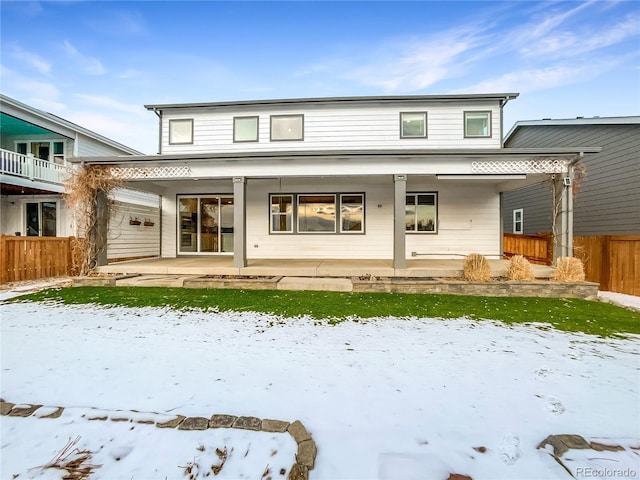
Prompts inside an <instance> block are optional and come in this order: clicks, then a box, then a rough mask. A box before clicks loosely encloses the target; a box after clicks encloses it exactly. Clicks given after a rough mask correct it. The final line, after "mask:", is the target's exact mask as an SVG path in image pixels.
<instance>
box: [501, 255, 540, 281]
mask: <svg viewBox="0 0 640 480" xmlns="http://www.w3.org/2000/svg"><path fill="white" fill-rule="evenodd" d="M507 278H508V279H509V280H533V279H534V278H535V277H534V275H533V269H532V268H531V263H529V260H527V259H526V258H525V257H523V256H522V255H514V256H513V257H511V259H510V260H509V268H508V269H507Z"/></svg>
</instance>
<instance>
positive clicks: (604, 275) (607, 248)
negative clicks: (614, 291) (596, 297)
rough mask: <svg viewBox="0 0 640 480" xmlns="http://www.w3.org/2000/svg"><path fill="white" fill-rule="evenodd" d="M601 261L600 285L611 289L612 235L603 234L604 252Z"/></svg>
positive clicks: (608, 289)
mask: <svg viewBox="0 0 640 480" xmlns="http://www.w3.org/2000/svg"><path fill="white" fill-rule="evenodd" d="M601 257H602V258H601V263H600V285H601V286H604V289H605V290H607V291H611V237H610V236H609V235H603V237H602V254H601Z"/></svg>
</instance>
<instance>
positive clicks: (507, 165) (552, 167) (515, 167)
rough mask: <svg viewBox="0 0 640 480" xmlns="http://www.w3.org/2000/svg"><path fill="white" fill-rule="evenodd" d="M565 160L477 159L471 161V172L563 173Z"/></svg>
mask: <svg viewBox="0 0 640 480" xmlns="http://www.w3.org/2000/svg"><path fill="white" fill-rule="evenodd" d="M567 163H568V161H567V160H558V159H555V160H550V159H538V160H536V159H533V160H508V161H492V160H488V161H477V162H472V163H471V170H472V171H473V173H563V172H566V171H567Z"/></svg>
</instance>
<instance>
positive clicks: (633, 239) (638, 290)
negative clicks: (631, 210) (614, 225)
mask: <svg viewBox="0 0 640 480" xmlns="http://www.w3.org/2000/svg"><path fill="white" fill-rule="evenodd" d="M573 255H574V256H575V257H578V258H580V259H582V261H583V262H584V264H585V273H586V275H587V280H589V281H591V282H597V283H599V284H600V289H601V290H609V291H611V292H618V293H626V294H628V295H640V235H598V236H588V237H575V238H574V239H573Z"/></svg>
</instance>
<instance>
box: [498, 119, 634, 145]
mask: <svg viewBox="0 0 640 480" xmlns="http://www.w3.org/2000/svg"><path fill="white" fill-rule="evenodd" d="M635 124H640V116H636V115H629V116H618V117H586V118H585V117H576V118H543V119H541V120H518V121H517V122H516V123H514V124H513V126H512V127H511V129H510V130H509V132H508V133H507V135H506V136H505V137H504V141H505V142H506V141H507V140H508V139H509V138H510V137H511V136H512V135H513V134H514V133H515V132H516V130H518V129H519V128H520V127H532V126H563V125H635Z"/></svg>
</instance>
